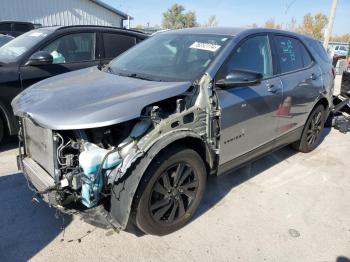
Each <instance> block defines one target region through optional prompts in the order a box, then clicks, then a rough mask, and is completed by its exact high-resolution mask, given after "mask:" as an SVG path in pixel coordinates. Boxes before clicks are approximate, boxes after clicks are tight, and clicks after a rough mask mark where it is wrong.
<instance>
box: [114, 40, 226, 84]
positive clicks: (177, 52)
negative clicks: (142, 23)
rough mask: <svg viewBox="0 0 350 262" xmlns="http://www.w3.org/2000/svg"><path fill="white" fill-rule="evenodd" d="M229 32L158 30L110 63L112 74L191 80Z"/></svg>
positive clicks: (222, 43)
mask: <svg viewBox="0 0 350 262" xmlns="http://www.w3.org/2000/svg"><path fill="white" fill-rule="evenodd" d="M229 39H230V37H229V36H219V35H203V34H197V35H196V34H192V35H187V34H171V33H165V34H159V35H155V36H153V37H151V38H149V39H148V40H145V41H143V42H141V43H140V44H138V45H136V46H135V47H133V48H131V49H130V50H128V51H127V52H125V53H123V54H122V55H121V56H119V57H117V58H116V59H114V60H113V61H111V63H110V67H109V68H110V71H111V72H113V73H116V74H120V75H125V76H130V77H139V78H144V79H149V80H154V81H191V80H195V79H197V78H198V77H199V76H200V75H201V74H203V73H204V72H205V70H206V69H207V68H208V66H209V65H210V63H211V62H212V61H213V60H214V58H215V57H216V56H217V54H218V53H219V52H220V50H222V49H223V47H224V46H225V45H226V43H227V42H228V40H229Z"/></svg>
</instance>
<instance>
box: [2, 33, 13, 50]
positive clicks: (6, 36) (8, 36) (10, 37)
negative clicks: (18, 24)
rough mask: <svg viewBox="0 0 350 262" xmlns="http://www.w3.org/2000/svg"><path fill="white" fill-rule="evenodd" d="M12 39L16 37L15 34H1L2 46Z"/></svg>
mask: <svg viewBox="0 0 350 262" xmlns="http://www.w3.org/2000/svg"><path fill="white" fill-rule="evenodd" d="M12 39H14V37H13V36H10V35H2V34H0V47H2V46H3V45H4V44H6V43H8V42H10V41H11V40H12Z"/></svg>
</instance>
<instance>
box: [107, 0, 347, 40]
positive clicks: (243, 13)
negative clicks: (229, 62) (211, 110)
mask: <svg viewBox="0 0 350 262" xmlns="http://www.w3.org/2000/svg"><path fill="white" fill-rule="evenodd" d="M104 1H105V2H106V3H108V4H109V5H111V6H113V7H115V8H117V9H119V10H121V11H123V12H126V13H128V14H130V15H131V16H133V17H134V21H133V22H132V26H136V25H138V24H141V25H146V24H147V23H150V25H151V26H153V25H161V23H162V17H163V16H162V14H163V12H165V11H166V10H167V9H168V8H169V7H171V6H172V5H173V4H174V3H178V4H181V5H183V6H184V7H185V8H186V10H187V11H194V12H195V13H196V15H197V20H198V22H199V23H200V24H204V23H205V22H206V21H207V20H208V17H209V16H211V15H216V17H217V19H218V21H219V26H246V25H251V24H253V23H256V24H258V25H263V24H264V23H265V21H266V20H268V19H271V18H272V19H274V20H275V22H276V23H288V22H289V21H290V20H291V18H292V17H295V18H296V20H297V23H298V24H299V23H301V22H302V19H303V16H304V15H305V14H306V13H308V12H310V13H312V14H316V13H319V12H321V13H323V14H326V15H327V16H329V13H330V8H331V4H332V0H249V1H242V0H211V1H210V0H187V1H182V0H178V1H170V0H143V1H141V0H104ZM291 3H292V4H291ZM289 4H291V6H290V7H289V9H288V10H287V12H286V7H287V6H288V5H289ZM349 17H350V0H339V1H338V8H337V15H336V20H335V23H334V28H333V35H334V34H338V35H339V34H345V33H350V26H349V24H350V23H349Z"/></svg>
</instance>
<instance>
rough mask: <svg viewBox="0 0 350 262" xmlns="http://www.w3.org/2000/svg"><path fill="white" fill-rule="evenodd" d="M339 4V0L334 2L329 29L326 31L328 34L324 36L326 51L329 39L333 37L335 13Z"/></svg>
mask: <svg viewBox="0 0 350 262" xmlns="http://www.w3.org/2000/svg"><path fill="white" fill-rule="evenodd" d="M337 4H338V0H333V3H332V9H331V14H330V16H329V21H328V25H327V29H326V32H325V34H324V42H323V46H324V48H325V49H326V50H327V48H328V43H329V39H330V37H331V35H332V29H333V24H334V19H335V12H336V10H337Z"/></svg>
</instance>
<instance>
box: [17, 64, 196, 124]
mask: <svg viewBox="0 0 350 262" xmlns="http://www.w3.org/2000/svg"><path fill="white" fill-rule="evenodd" d="M190 86H191V83H190V82H154V81H146V80H141V79H135V78H129V77H123V76H119V75H115V74H111V73H107V72H104V71H100V70H99V69H98V68H97V67H92V68H87V69H83V70H79V71H75V72H70V73H67V74H62V75H59V76H55V77H52V78H49V79H46V80H44V81H41V82H39V83H37V84H35V85H33V86H31V87H29V88H28V89H26V90H24V91H23V92H22V93H20V94H19V95H18V96H17V97H15V98H14V99H13V101H12V108H13V111H14V114H15V115H17V116H20V117H30V118H31V119H32V120H34V122H36V123H37V124H39V125H40V126H42V127H46V128H50V129H54V130H68V129H85V128H93V127H101V126H108V125H113V124H117V123H121V122H124V121H127V120H130V119H134V118H137V117H139V116H140V113H141V110H142V109H143V108H144V107H145V106H147V105H149V104H152V103H155V102H158V101H161V100H164V99H166V98H170V97H174V96H177V95H180V94H182V93H184V92H185V91H186V90H187V89H188V88H189V87H190Z"/></svg>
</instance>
